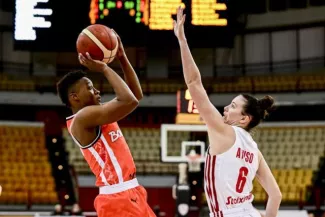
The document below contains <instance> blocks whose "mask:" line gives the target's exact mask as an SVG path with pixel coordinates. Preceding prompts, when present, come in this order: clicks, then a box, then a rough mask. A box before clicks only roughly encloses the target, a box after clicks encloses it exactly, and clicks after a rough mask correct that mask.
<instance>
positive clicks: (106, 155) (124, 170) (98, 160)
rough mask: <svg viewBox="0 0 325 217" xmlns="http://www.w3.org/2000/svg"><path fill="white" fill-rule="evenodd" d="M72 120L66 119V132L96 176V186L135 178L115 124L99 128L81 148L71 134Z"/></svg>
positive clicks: (132, 165)
mask: <svg viewBox="0 0 325 217" xmlns="http://www.w3.org/2000/svg"><path fill="white" fill-rule="evenodd" d="M73 119H74V115H73V116H70V117H68V118H67V121H66V123H67V127H68V131H69V133H70V135H71V137H72V138H73V140H74V142H75V143H76V144H77V145H78V146H79V148H80V150H81V153H82V154H83V156H84V158H85V160H86V161H87V163H88V165H89V167H90V169H91V171H92V172H93V173H94V175H95V176H96V186H105V185H114V184H119V183H123V182H125V181H129V180H132V179H133V178H135V175H136V169H135V164H134V161H133V158H132V155H131V152H130V149H129V147H128V145H127V143H126V141H125V139H124V137H123V134H122V132H121V130H120V128H119V126H118V124H117V123H116V122H115V123H111V124H106V125H102V126H100V127H99V129H98V132H97V137H96V139H95V140H94V141H93V142H92V143H90V144H89V145H87V146H81V144H80V143H79V142H78V140H77V139H76V138H74V137H73V135H72V134H71V125H72V124H73Z"/></svg>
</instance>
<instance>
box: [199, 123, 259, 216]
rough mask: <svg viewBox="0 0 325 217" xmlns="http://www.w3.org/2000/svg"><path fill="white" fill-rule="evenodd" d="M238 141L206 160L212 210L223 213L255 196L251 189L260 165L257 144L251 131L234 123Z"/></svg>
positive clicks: (209, 199)
mask: <svg viewBox="0 0 325 217" xmlns="http://www.w3.org/2000/svg"><path fill="white" fill-rule="evenodd" d="M233 128H234V130H235V134H236V140H235V144H234V145H233V146H232V147H231V148H230V149H229V150H228V151H226V152H225V153H222V154H220V155H210V154H209V151H208V153H207V157H206V160H205V169H204V180H205V185H204V187H205V194H206V198H207V203H208V205H209V209H210V213H211V214H213V215H214V216H216V217H223V214H222V210H227V209H231V208H238V207H241V206H244V205H245V204H247V203H251V202H252V201H253V199H254V196H253V195H252V193H251V191H252V189H253V183H252V182H253V180H254V178H255V175H256V171H257V169H258V162H259V161H258V153H259V150H258V147H257V144H256V143H255V142H254V140H253V138H252V137H251V135H250V134H249V133H248V132H247V131H245V130H244V129H242V128H240V127H235V126H233Z"/></svg>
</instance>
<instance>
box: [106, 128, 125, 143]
mask: <svg viewBox="0 0 325 217" xmlns="http://www.w3.org/2000/svg"><path fill="white" fill-rule="evenodd" d="M108 134H109V135H110V136H111V140H112V142H115V141H116V140H118V139H119V138H121V137H123V134H122V132H121V130H116V132H115V131H111V132H109V133H108Z"/></svg>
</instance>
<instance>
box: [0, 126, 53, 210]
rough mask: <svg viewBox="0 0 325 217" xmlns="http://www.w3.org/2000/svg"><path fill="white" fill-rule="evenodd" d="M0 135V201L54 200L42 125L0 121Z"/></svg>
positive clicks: (32, 202)
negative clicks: (1, 188) (3, 122)
mask: <svg viewBox="0 0 325 217" xmlns="http://www.w3.org/2000/svg"><path fill="white" fill-rule="evenodd" d="M0 135H1V136H0V173H1V175H0V183H1V185H2V187H3V193H2V195H1V197H0V204H30V203H31V204H54V203H56V202H57V201H58V198H57V193H56V191H55V182H54V179H53V176H52V169H51V165H50V162H49V160H48V151H47V149H46V147H45V135H44V128H43V127H41V126H31V125H26V126H24V125H19V124H14V125H12V124H9V125H8V124H1V123H0Z"/></svg>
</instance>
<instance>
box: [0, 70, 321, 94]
mask: <svg viewBox="0 0 325 217" xmlns="http://www.w3.org/2000/svg"><path fill="white" fill-rule="evenodd" d="M0 78H1V79H0V90H7V91H41V92H44V91H50V92H54V91H55V82H56V81H57V80H58V78H53V77H32V78H30V79H28V80H21V79H20V78H13V77H10V78H9V77H7V76H5V75H2V77H0ZM91 78H92V79H93V82H94V85H95V87H96V88H98V89H99V90H100V91H101V92H102V93H112V92H113V89H112V87H111V85H110V84H108V83H107V82H106V81H105V80H103V79H102V78H99V77H98V76H91ZM203 83H204V86H205V88H206V89H209V90H210V91H212V92H214V93H236V92H308V91H323V90H325V75H324V73H321V74H315V75H314V74H307V75H304V74H303V75H274V76H243V77H239V76H236V77H218V78H214V79H204V78H203ZM141 86H142V89H143V92H144V93H166V94H168V93H176V91H177V90H179V89H181V88H185V84H184V80H183V79H181V80H171V79H168V80H167V79H166V80H165V81H161V80H159V81H157V80H143V79H141Z"/></svg>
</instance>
